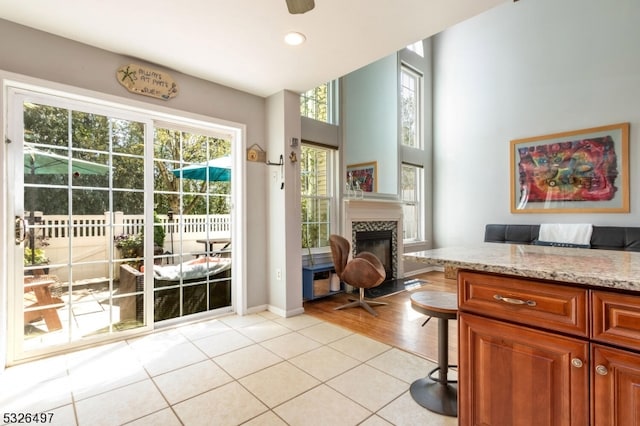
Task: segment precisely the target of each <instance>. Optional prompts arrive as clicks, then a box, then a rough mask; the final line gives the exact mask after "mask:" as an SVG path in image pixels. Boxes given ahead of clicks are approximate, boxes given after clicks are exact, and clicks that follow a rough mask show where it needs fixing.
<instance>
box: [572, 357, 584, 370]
mask: <svg viewBox="0 0 640 426" xmlns="http://www.w3.org/2000/svg"><path fill="white" fill-rule="evenodd" d="M571 365H573V366H574V367H576V368H581V367H582V365H583V363H582V360H581V359H580V358H573V359H572V360H571Z"/></svg>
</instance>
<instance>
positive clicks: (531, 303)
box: [493, 294, 536, 306]
mask: <svg viewBox="0 0 640 426" xmlns="http://www.w3.org/2000/svg"><path fill="white" fill-rule="evenodd" d="M493 298H494V299H496V300H499V301H501V302H506V303H511V304H512V305H527V306H536V302H535V301H534V300H521V299H514V298H513V297H504V296H501V295H499V294H495V295H494V296H493Z"/></svg>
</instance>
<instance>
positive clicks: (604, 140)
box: [511, 123, 629, 213]
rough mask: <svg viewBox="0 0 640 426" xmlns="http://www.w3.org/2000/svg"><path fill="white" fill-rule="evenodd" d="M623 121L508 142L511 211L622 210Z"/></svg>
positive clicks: (625, 126) (624, 171)
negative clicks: (509, 148) (509, 145)
mask: <svg viewBox="0 0 640 426" xmlns="http://www.w3.org/2000/svg"><path fill="white" fill-rule="evenodd" d="M628 132H629V126H628V123H623V124H619V125H612V126H603V127H597V128H593V129H586V130H580V131H573V132H565V133H558V134H553V135H547V136H538V137H534V138H527V139H519V140H515V141H511V147H512V150H511V161H512V170H513V171H512V173H513V174H512V186H511V193H512V212H514V213H519V212H524V211H527V212H565V211H567V212H568V211H571V212H586V211H590V212H595V211H602V212H606V211H616V212H621V211H628V198H629V196H628V171H627V168H628V166H627V163H628V159H627V157H628Z"/></svg>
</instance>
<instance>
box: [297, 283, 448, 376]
mask: <svg viewBox="0 0 640 426" xmlns="http://www.w3.org/2000/svg"><path fill="white" fill-rule="evenodd" d="M411 278H419V279H423V280H425V281H427V282H426V283H424V284H423V285H422V286H421V287H419V288H416V289H413V290H409V291H403V292H400V293H397V294H394V295H390V296H386V297H381V298H377V299H375V300H376V301H380V302H387V303H389V304H388V305H385V306H376V307H374V308H373V309H374V310H375V311H376V312H377V313H378V316H377V317H374V316H372V315H371V314H369V313H368V312H367V311H366V310H364V309H363V308H359V307H358V308H347V309H341V310H339V311H336V310H334V308H336V307H338V306H340V305H343V304H345V303H348V299H349V298H351V299H353V298H354V297H357V295H355V294H345V293H341V294H336V295H334V296H330V297H325V298H322V299H316V300H313V301H309V302H305V303H304V310H305V313H307V314H308V315H312V316H314V317H317V318H320V319H322V320H324V321H327V322H329V323H333V324H336V325H339V326H341V327H345V328H347V329H350V330H353V331H354V332H357V333H360V334H363V335H366V336H369V337H371V338H372V339H375V340H378V341H380V342H383V343H386V344H388V345H392V346H395V347H398V348H400V349H403V350H405V351H408V352H412V353H415V354H417V355H420V356H423V357H425V358H427V359H429V360H432V361H437V359H438V320H437V318H433V319H432V320H431V321H429V322H428V323H427V324H426V325H425V326H424V327H422V324H423V323H424V321H425V319H426V317H425V316H424V315H422V314H419V313H418V312H416V311H414V310H413V309H412V308H411V301H410V297H411V294H412V293H414V292H417V291H421V290H422V291H424V290H438V291H447V292H451V293H456V292H457V289H456V281H455V280H451V279H445V278H444V273H442V272H428V273H425V274H421V275H416V276H413V277H411ZM457 323H458V322H457V321H455V320H453V321H449V363H450V364H457V360H458V347H457V346H458V345H457V342H458V339H457V336H458V333H457V325H458V324H457Z"/></svg>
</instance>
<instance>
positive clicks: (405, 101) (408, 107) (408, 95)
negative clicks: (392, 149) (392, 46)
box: [400, 65, 422, 148]
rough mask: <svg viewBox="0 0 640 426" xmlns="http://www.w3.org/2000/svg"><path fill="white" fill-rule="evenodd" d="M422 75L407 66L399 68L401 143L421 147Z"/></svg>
mask: <svg viewBox="0 0 640 426" xmlns="http://www.w3.org/2000/svg"><path fill="white" fill-rule="evenodd" d="M421 97H422V75H420V74H418V73H417V72H415V71H414V70H412V69H411V68H409V67H407V66H404V65H403V66H402V68H401V70H400V105H401V110H400V123H401V127H402V145H404V146H408V147H411V148H422V137H421V136H422V120H421V119H420V117H422V99H421Z"/></svg>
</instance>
